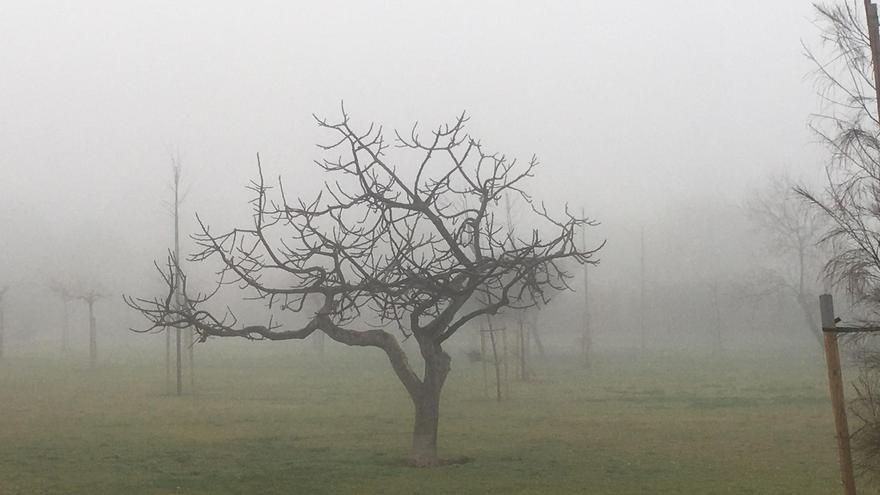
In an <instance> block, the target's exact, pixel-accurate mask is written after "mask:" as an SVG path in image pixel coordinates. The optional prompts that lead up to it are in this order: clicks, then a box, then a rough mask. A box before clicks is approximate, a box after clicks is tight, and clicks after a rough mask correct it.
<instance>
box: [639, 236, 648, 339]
mask: <svg viewBox="0 0 880 495" xmlns="http://www.w3.org/2000/svg"><path fill="white" fill-rule="evenodd" d="M640 247H641V250H640V253H641V256H640V258H639V261H640V263H639V274H640V276H639V280H640V281H641V288H640V290H639V336H640V344H641V345H640V348H641V350H642V351H643V352H644V350H645V348H646V347H647V344H646V342H645V227H644V226H643V227H642V236H641V243H640Z"/></svg>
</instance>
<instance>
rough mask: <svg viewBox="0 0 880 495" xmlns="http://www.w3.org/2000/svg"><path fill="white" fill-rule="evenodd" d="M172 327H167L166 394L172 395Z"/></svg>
mask: <svg viewBox="0 0 880 495" xmlns="http://www.w3.org/2000/svg"><path fill="white" fill-rule="evenodd" d="M171 368H172V366H171V327H165V393H167V394H169V395H171Z"/></svg>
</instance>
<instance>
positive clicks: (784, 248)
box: [746, 177, 829, 345]
mask: <svg viewBox="0 0 880 495" xmlns="http://www.w3.org/2000/svg"><path fill="white" fill-rule="evenodd" d="M746 210H747V213H748V215H749V219H750V220H751V221H752V224H753V225H755V226H756V227H757V228H758V229H759V230H760V231H761V233H762V234H763V235H764V239H765V246H764V247H765V249H764V252H763V253H762V256H761V258H762V259H765V260H766V259H769V260H772V261H773V263H774V264H773V265H772V266H765V267H764V270H763V273H762V276H761V277H759V282H760V287H759V290H761V291H762V292H778V293H781V294H784V295H785V296H786V297H790V298H792V299H793V300H794V302H795V303H797V306H798V307H799V308H800V311H801V313H802V314H803V316H804V320H803V321H804V327H805V328H806V329H807V330H809V332H810V335H812V337H813V338H815V339H816V340H817V341H818V342H819V344H820V345H821V343H822V331H821V329H820V328H819V323H818V316H817V314H816V300H817V299H816V298H817V297H818V295H817V294H816V290H815V289H816V282H817V281H818V280H819V275H820V273H821V271H822V268H821V267H822V263H823V261H822V259H823V256H824V254H825V253H824V252H823V249H822V247H821V246H820V241H821V240H822V237H823V236H824V235H825V232H826V230H827V227H828V225H829V223H828V219H827V218H826V217H825V215H823V214H822V212H821V211H819V210H818V209H816V208H813V207H812V206H811V205H809V204H808V203H807V202H805V201H804V200H803V198H802V197H800V196H799V195H797V194H796V193H795V191H794V185H793V184H792V183H791V182H790V181H789V180H788V179H786V178H784V177H774V178H772V179H771V180H770V182H769V183H768V184H767V186H766V187H764V188H763V189H761V190H759V191H757V192H756V193H755V195H754V196H753V197H752V199H751V201H749V202H748V203H747V204H746Z"/></svg>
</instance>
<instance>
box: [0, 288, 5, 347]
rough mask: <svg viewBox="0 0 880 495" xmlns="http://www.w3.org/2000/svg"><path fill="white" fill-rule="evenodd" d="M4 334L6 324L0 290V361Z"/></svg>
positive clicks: (0, 291)
mask: <svg viewBox="0 0 880 495" xmlns="http://www.w3.org/2000/svg"><path fill="white" fill-rule="evenodd" d="M5 333H6V322H5V321H4V314H3V291H2V290H0V359H3V337H4V334H5Z"/></svg>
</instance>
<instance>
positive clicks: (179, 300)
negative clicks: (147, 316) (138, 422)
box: [172, 159, 183, 395]
mask: <svg viewBox="0 0 880 495" xmlns="http://www.w3.org/2000/svg"><path fill="white" fill-rule="evenodd" d="M172 167H173V171H174V275H175V276H174V297H175V303H176V305H177V308H178V309H180V308H182V307H183V300H182V298H181V290H182V287H181V283H180V163H179V162H178V161H177V160H176V159H175V160H174V161H173V165H172ZM175 330H176V332H175V334H176V337H177V369H176V371H177V395H182V394H183V369H182V368H183V366H182V365H183V363H182V356H181V340H182V336H181V332H180V328H175Z"/></svg>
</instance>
